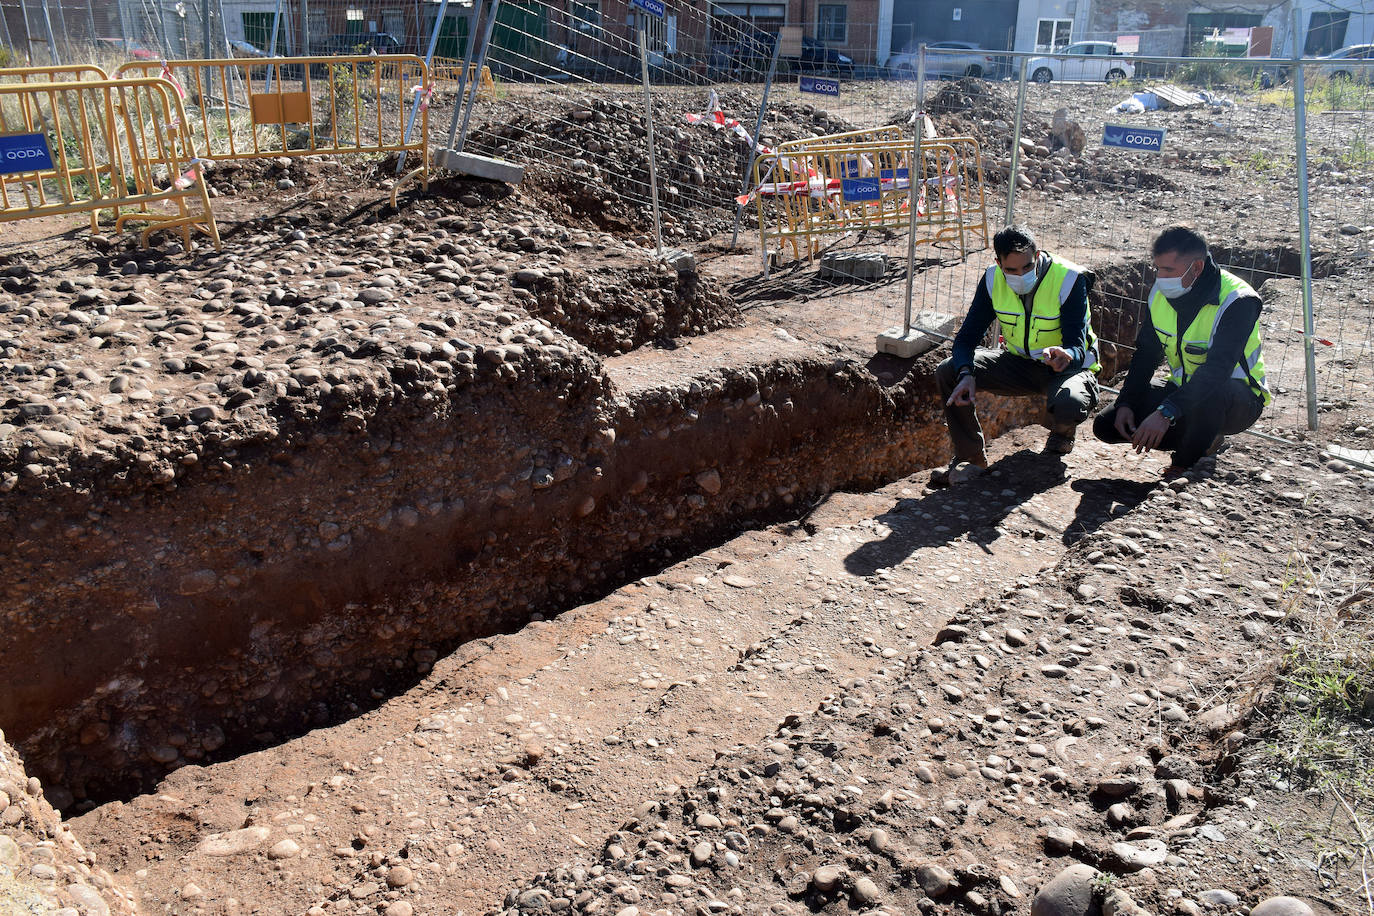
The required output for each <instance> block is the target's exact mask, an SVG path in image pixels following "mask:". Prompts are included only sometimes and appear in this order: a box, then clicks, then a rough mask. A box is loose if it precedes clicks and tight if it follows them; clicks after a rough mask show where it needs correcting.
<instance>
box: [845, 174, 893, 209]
mask: <svg viewBox="0 0 1374 916" xmlns="http://www.w3.org/2000/svg"><path fill="white" fill-rule="evenodd" d="M840 193H841V194H842V195H844V199H845V202H846V203H861V202H863V201H868V200H882V199H883V194H882V190H881V189H880V188H879V187H878V179H876V178H841V179H840Z"/></svg>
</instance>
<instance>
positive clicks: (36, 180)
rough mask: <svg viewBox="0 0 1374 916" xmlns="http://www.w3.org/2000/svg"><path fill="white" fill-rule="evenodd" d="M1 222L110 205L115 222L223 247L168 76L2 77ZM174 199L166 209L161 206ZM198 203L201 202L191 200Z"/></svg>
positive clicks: (93, 215)
mask: <svg viewBox="0 0 1374 916" xmlns="http://www.w3.org/2000/svg"><path fill="white" fill-rule="evenodd" d="M0 134H3V136H0V222H10V221H14V220H21V219H31V218H36V217H42V216H59V215H62V214H67V213H88V214H90V220H91V230H92V231H95V229H96V228H97V226H98V220H99V214H100V211H102V210H109V211H111V212H112V213H113V214H114V216H115V228H116V230H121V229H123V228H124V224H125V223H127V222H130V221H137V222H147V223H149V225H148V226H147V228H145V229H144V230H143V232H142V236H141V238H142V242H143V244H144V245H145V246H146V245H147V244H148V237H149V235H150V234H151V233H153V232H155V231H158V230H160V229H175V230H178V231H180V232H181V235H182V239H183V241H184V243H185V245H186V247H187V248H188V249H189V248H191V247H192V241H191V233H192V230H195V229H198V230H201V231H203V232H205V233H206V234H208V235H209V236H210V237H211V238H212V239H213V240H214V243H215V247H216V248H218V247H219V230H218V228H217V227H216V226H215V219H214V213H213V211H212V210H211V208H210V197H209V194H208V193H207V192H206V188H205V182H204V180H203V179H202V175H201V171H202V169H201V163H199V162H198V161H197V160H196V159H195V158H194V156H193V154H192V153H191V142H190V137H189V135H188V134H187V131H186V117H185V112H184V111H183V110H182V107H181V100H180V99H179V98H178V96H177V92H176V89H175V88H174V87H173V86H172V85H171V84H170V83H168V82H166V81H165V80H160V79H133V80H83V81H56V82H30V83H9V84H0ZM168 203H170V204H172V205H173V206H174V207H175V212H173V213H166V212H159V211H158V210H155V209H153V208H154V206H157V205H163V204H168ZM197 203H198V204H199V207H195V206H192V205H194V204H197Z"/></svg>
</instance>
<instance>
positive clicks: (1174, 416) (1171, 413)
mask: <svg viewBox="0 0 1374 916" xmlns="http://www.w3.org/2000/svg"><path fill="white" fill-rule="evenodd" d="M1156 409H1157V410H1158V411H1159V415H1160V416H1161V417H1163V418H1164V419H1166V420H1168V421H1169V425H1170V426H1173V425H1174V424H1176V423H1178V408H1177V407H1175V406H1174V405H1172V404H1160V405H1159V407H1158V408H1156Z"/></svg>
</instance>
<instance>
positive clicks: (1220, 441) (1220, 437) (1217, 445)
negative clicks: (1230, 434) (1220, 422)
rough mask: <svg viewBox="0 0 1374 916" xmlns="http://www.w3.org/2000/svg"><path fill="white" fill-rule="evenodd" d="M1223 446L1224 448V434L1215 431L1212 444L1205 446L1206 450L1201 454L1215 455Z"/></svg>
mask: <svg viewBox="0 0 1374 916" xmlns="http://www.w3.org/2000/svg"><path fill="white" fill-rule="evenodd" d="M1224 448H1226V436H1225V434H1223V433H1217V437H1216V438H1215V439H1213V440H1212V444H1211V445H1209V446H1207V451H1205V452H1203V453H1202V454H1203V455H1204V456H1205V455H1215V454H1216V453H1217V452H1219V451H1221V450H1222V449H1224Z"/></svg>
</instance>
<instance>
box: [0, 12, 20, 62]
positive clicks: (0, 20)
mask: <svg viewBox="0 0 1374 916" xmlns="http://www.w3.org/2000/svg"><path fill="white" fill-rule="evenodd" d="M0 26H4V29H5V47H7V48H9V49H10V53H11V54H12V55H14V56H15V57H18V54H17V51H18V49H17V48H15V46H14V39H13V38H11V37H10V17H9V14H8V13H6V12H5V8H4V7H3V6H0Z"/></svg>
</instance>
